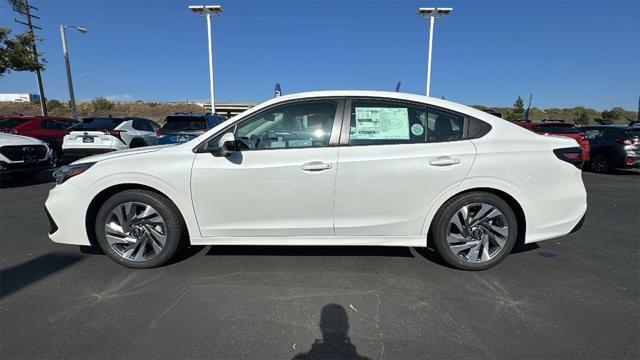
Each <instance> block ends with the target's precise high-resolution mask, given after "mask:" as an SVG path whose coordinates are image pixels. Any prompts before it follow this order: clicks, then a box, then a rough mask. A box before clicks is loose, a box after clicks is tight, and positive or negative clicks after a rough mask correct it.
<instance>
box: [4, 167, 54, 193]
mask: <svg viewBox="0 0 640 360" xmlns="http://www.w3.org/2000/svg"><path fill="white" fill-rule="evenodd" d="M51 173H52V170H44V171H42V172H40V173H39V174H38V175H37V176H35V177H33V178H24V177H20V176H19V175H2V176H0V189H9V188H19V187H24V186H32V185H40V184H47V183H52V182H54V181H55V180H54V178H53V177H52V176H51Z"/></svg>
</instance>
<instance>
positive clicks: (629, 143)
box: [580, 125, 640, 173]
mask: <svg viewBox="0 0 640 360" xmlns="http://www.w3.org/2000/svg"><path fill="white" fill-rule="evenodd" d="M580 130H581V131H584V132H585V133H586V137H587V139H588V140H589V144H590V146H591V159H590V160H589V166H588V168H589V169H590V170H591V171H594V172H598V173H606V172H610V171H612V170H614V169H618V168H633V167H635V168H637V167H640V144H639V143H638V137H640V128H638V127H633V126H626V125H593V126H582V127H580Z"/></svg>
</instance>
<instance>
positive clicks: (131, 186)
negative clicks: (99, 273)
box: [84, 183, 190, 246]
mask: <svg viewBox="0 0 640 360" xmlns="http://www.w3.org/2000/svg"><path fill="white" fill-rule="evenodd" d="M125 190H147V191H152V192H155V193H156V194H159V195H162V196H164V197H165V198H167V199H169V201H171V203H173V205H174V206H175V208H176V210H178V215H179V216H180V218H181V219H182V221H183V222H184V223H186V222H185V218H184V215H183V214H182V211H181V210H180V207H179V206H178V205H177V204H176V203H175V201H173V200H172V199H171V197H169V196H167V195H166V194H164V193H163V192H162V191H159V190H158V189H155V188H153V187H151V186H147V185H143V184H137V183H126V184H117V185H113V186H110V187H107V188H105V189H103V190H102V191H100V192H99V193H98V194H96V195H95V196H94V197H93V199H92V200H91V202H90V203H89V206H88V207H87V212H86V214H85V219H84V221H85V229H86V232H87V238H88V239H89V243H91V245H92V246H98V242H97V241H96V231H95V218H96V216H97V215H98V211H100V206H102V204H104V202H105V201H107V199H109V198H110V197H111V196H113V195H115V194H117V193H119V192H122V191H125ZM185 230H186V231H187V233H186V234H185V237H186V238H187V239H189V237H190V236H189V228H188V226H185Z"/></svg>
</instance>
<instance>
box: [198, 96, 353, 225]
mask: <svg viewBox="0 0 640 360" xmlns="http://www.w3.org/2000/svg"><path fill="white" fill-rule="evenodd" d="M341 103H342V102H341V101H339V100H337V99H322V100H302V101H295V102H289V103H286V104H280V105H276V106H274V107H272V108H268V109H266V110H263V111H261V112H259V113H257V114H255V115H252V116H250V117H248V118H246V119H242V120H240V121H239V122H237V123H236V124H235V125H233V126H232V127H231V128H228V129H226V130H225V131H222V132H220V133H218V134H217V135H216V136H215V137H214V138H212V139H211V140H209V141H208V142H207V143H206V145H205V146H204V148H205V149H206V150H204V152H202V150H201V151H200V152H198V153H197V154H196V158H195V160H194V163H193V168H192V175H191V191H192V201H193V206H194V209H195V212H196V217H197V219H198V224H199V226H200V232H201V234H202V236H221V237H229V236H238V237H246V236H252V237H261V236H262V237H268V236H332V235H333V211H334V202H333V199H334V197H333V193H334V190H335V178H336V164H337V160H338V148H337V147H336V146H331V145H336V144H337V141H338V133H339V122H340V121H339V120H340V119H341V116H342V109H341V108H340V109H339V105H340V106H341ZM334 125H335V126H334ZM336 127H337V129H336ZM227 132H233V133H234V134H235V138H236V142H237V144H238V150H239V151H237V152H235V153H233V154H231V155H230V156H228V157H217V156H214V155H213V154H212V152H211V151H213V150H215V149H216V148H217V144H218V140H219V138H220V137H221V136H222V135H224V133H227Z"/></svg>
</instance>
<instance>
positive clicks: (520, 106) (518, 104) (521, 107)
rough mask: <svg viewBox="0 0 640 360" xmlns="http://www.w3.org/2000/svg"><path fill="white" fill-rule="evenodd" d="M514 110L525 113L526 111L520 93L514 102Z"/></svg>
mask: <svg viewBox="0 0 640 360" xmlns="http://www.w3.org/2000/svg"><path fill="white" fill-rule="evenodd" d="M513 108H514V109H513V112H515V113H518V114H523V113H524V101H522V98H521V97H520V95H518V98H517V99H516V102H515V103H514V104H513Z"/></svg>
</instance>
